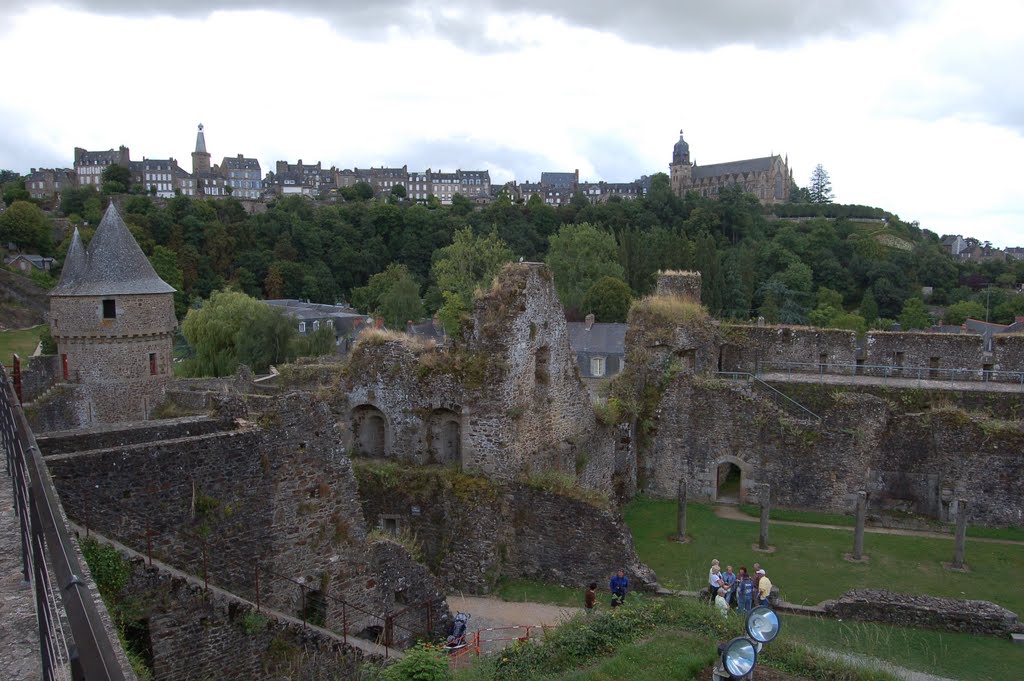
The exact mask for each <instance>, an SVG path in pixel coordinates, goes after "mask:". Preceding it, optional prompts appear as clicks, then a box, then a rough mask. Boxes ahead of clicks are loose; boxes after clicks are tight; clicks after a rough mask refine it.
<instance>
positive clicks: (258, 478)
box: [46, 395, 448, 638]
mask: <svg viewBox="0 0 1024 681" xmlns="http://www.w3.org/2000/svg"><path fill="white" fill-rule="evenodd" d="M254 418H255V420H256V421H257V422H258V423H260V424H261V426H262V428H252V427H249V428H241V429H239V430H236V431H231V432H218V433H211V434H206V435H196V436H190V437H182V438H178V439H172V440H160V441H154V442H143V443H137V444H131V445H126V446H113V447H110V448H107V449H93V450H91V451H87V452H78V453H68V454H57V455H53V456H49V457H47V459H46V461H47V464H48V466H49V468H50V471H51V474H52V476H53V479H54V483H55V485H56V486H57V489H58V492H59V493H60V495H61V499H62V500H63V502H64V505H65V508H66V509H67V512H68V515H69V516H70V517H72V518H73V519H75V520H76V521H77V522H79V523H80V524H83V525H89V526H91V527H93V528H96V529H97V531H98V532H100V533H101V534H104V535H106V536H109V537H111V538H112V539H116V540H118V541H120V542H123V543H124V544H126V545H127V546H129V547H131V548H133V549H134V550H136V551H139V552H145V551H147V549H149V548H150V547H151V549H152V551H153V553H154V555H155V556H156V557H157V558H159V559H161V560H163V561H164V562H166V563H168V564H170V565H173V566H175V567H178V568H180V569H182V570H184V571H186V572H189V573H191V574H195V575H200V574H203V572H204V569H205V571H206V572H207V573H208V574H209V575H210V580H211V582H213V583H215V584H217V585H219V586H221V587H223V588H225V589H228V590H231V591H234V592H236V593H238V594H239V595H242V596H244V597H246V598H250V599H252V598H253V597H254V590H255V580H256V577H255V566H256V565H257V564H259V565H260V569H261V570H262V571H265V573H266V574H267V575H270V574H276V575H280V576H282V577H287V578H288V580H284V579H278V580H271V579H266V581H265V583H262V584H261V587H260V588H261V594H262V597H263V598H264V602H266V603H268V604H270V605H272V607H275V608H277V609H279V610H281V611H283V612H286V613H295V612H298V611H300V610H301V608H302V603H303V600H304V594H303V592H302V591H303V590H302V589H300V588H299V587H298V585H297V583H302V584H305V585H307V589H306V590H307V591H308V593H307V594H305V596H310V594H312V593H313V592H318V593H321V594H327V595H330V596H331V597H333V598H334V599H343V600H344V601H346V602H348V603H349V604H350V606H352V607H350V609H351V610H353V611H356V612H359V611H364V612H376V613H383V612H389V611H392V610H399V609H402V608H403V607H405V604H407V603H408V604H421V603H424V602H429V603H430V604H431V605H430V607H431V609H432V613H431V615H429V616H428V615H427V612H426V610H425V609H419V610H417V612H416V617H418V618H420V619H421V620H424V621H426V620H427V618H428V617H429V621H430V622H431V623H432V625H431V626H433V627H434V628H436V629H437V633H440V632H441V630H442V629H443V627H444V622H445V620H446V617H447V614H448V611H447V605H446V604H445V601H444V595H443V593H442V592H441V591H440V590H439V589H438V587H437V584H436V582H435V580H434V579H433V578H432V577H430V575H429V574H428V573H427V571H426V569H425V568H424V567H423V566H421V565H419V564H418V563H416V562H415V561H414V560H413V559H412V558H410V556H409V555H408V553H406V552H405V550H404V549H402V548H401V547H397V549H396V548H395V547H392V546H378V545H377V544H373V543H367V538H366V537H367V535H366V527H365V524H364V521H363V518H362V513H361V510H360V507H359V501H358V493H357V490H356V485H355V480H354V477H353V475H352V470H351V464H350V462H349V460H348V459H347V458H345V457H344V456H343V454H342V449H341V444H340V439H339V438H338V437H337V432H336V416H335V415H333V414H332V413H331V412H330V410H329V408H328V407H327V406H326V405H325V404H323V403H313V402H312V401H311V400H310V399H309V398H308V396H303V395H289V396H285V397H283V398H281V400H279V401H275V402H274V404H273V405H270V407H269V408H268V410H267V411H266V412H263V413H260V414H255V415H254ZM104 437H109V438H116V435H113V434H110V435H104ZM385 567H386V568H387V573H388V574H390V575H393V578H390V579H385V578H383V577H382V576H381V571H382V570H384V568H385ZM289 580H290V581H289ZM324 617H325V621H326V622H327V623H328V624H333V623H335V622H336V621H340V620H341V619H342V618H343V617H344V611H343V608H342V606H341V605H340V604H338V603H337V602H336V601H335V600H330V599H328V602H327V603H326V612H325V613H324ZM423 626H426V625H425V624H424V622H420V623H419V624H416V626H415V627H413V626H410V627H408V629H410V630H414V629H417V628H419V629H422V627H423ZM399 633H400V632H399ZM410 638H411V635H410Z"/></svg>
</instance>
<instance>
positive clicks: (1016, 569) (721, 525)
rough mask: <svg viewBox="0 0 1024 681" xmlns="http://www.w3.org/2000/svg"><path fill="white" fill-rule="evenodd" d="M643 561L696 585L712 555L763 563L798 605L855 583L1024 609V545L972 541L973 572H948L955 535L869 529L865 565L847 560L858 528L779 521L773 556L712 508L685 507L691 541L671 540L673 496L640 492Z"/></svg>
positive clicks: (634, 508) (632, 508)
mask: <svg viewBox="0 0 1024 681" xmlns="http://www.w3.org/2000/svg"><path fill="white" fill-rule="evenodd" d="M626 521H627V523H628V524H629V526H630V528H631V529H632V531H633V538H634V541H635V543H636V548H637V552H638V553H639V555H640V559H641V560H643V561H644V562H645V563H647V564H648V565H649V566H650V567H652V568H653V569H654V571H655V572H657V573H658V578H659V581H660V582H661V583H662V584H664V585H666V586H669V587H674V588H683V589H690V590H696V589H699V588H701V587H702V586H703V585H704V583H705V581H706V579H707V574H708V568H709V567H710V565H711V559H712V558H718V559H719V560H720V561H721V563H722V565H723V566H724V565H726V564H731V565H733V566H734V567H735V568H738V567H739V566H740V565H746V566H747V568H748V569H749V568H750V567H751V565H752V564H753V563H754V562H755V561H757V562H760V563H761V564H762V565H763V566H764V567H765V569H766V570H767V572H768V575H769V576H770V577H771V580H772V582H773V583H774V584H775V585H776V586H778V587H779V589H780V591H781V592H782V596H783V598H785V599H786V600H787V601H790V602H793V603H804V604H814V603H819V602H820V601H822V600H825V599H827V598H836V597H838V596H840V595H842V594H843V593H844V592H846V591H848V590H849V589H854V588H864V587H875V588H886V589H889V590H892V591H901V592H906V593H925V594H932V595H935V596H952V597H954V598H979V599H985V600H990V601H994V602H996V603H999V604H1000V605H1002V606H1004V607H1007V608H1009V609H1010V610H1013V611H1014V612H1016V613H1019V614H1024V587H1021V586H1020V584H1021V582H1020V575H1021V574H1024V546H1012V545H1002V544H988V543H983V542H972V541H970V540H968V542H967V563H968V565H969V566H970V567H971V568H972V571H971V572H968V573H956V572H948V571H946V570H945V569H943V567H942V562H943V561H949V560H951V558H952V555H953V538H952V536H950V538H949V539H931V538H924V537H903V536H897V535H882V534H870V533H868V534H866V535H865V537H864V552H865V553H866V554H867V555H868V556H869V557H870V561H869V562H868V563H867V564H863V565H858V564H853V563H848V562H846V561H845V560H843V554H844V553H848V552H849V551H850V550H851V549H852V547H853V533H852V532H850V531H848V530H827V529H821V528H813V527H792V526H786V525H776V526H773V527H771V528H770V531H769V542H770V543H771V544H772V545H773V546H775V547H776V549H777V550H776V552H775V553H774V554H769V555H765V554H759V553H756V552H755V551H753V550H752V549H751V545H753V544H756V543H757V534H758V525H757V523H751V522H744V521H739V520H724V519H721V518H718V517H716V516H715V515H714V512H713V511H712V509H711V507H710V506H705V505H699V504H691V505H690V506H688V508H687V522H688V528H687V530H688V534H689V535H690V537H692V541H691V542H690V543H688V544H677V543H675V542H671V541H669V540H668V537H669V536H670V535H672V534H673V533H674V532H675V530H676V505H675V502H674V501H667V500H656V499H648V498H643V497H641V498H638V499H636V500H635V501H634V502H633V503H632V504H630V505H629V506H628V507H627V509H626Z"/></svg>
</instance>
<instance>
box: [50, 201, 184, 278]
mask: <svg viewBox="0 0 1024 681" xmlns="http://www.w3.org/2000/svg"><path fill="white" fill-rule="evenodd" d="M76 239H77V233H76ZM78 245H79V250H81V242H80V241H79V244H78ZM71 246H72V248H74V246H75V241H72V243H71ZM71 256H72V250H71V249H68V259H67V260H68V262H70V261H71ZM71 266H72V271H71V273H70V274H67V273H65V274H62V275H61V280H60V284H59V285H58V286H57V288H55V289H54V291H53V295H63V296H113V295H131V294H147V293H174V287H173V286H171V285H169V284H168V283H167V282H165V281H164V280H163V279H161V278H160V277H159V276H157V273H156V271H155V270H154V269H153V266H152V265H151V264H150V262H149V259H148V258H146V254H145V253H143V252H142V249H141V248H139V244H138V243H137V242H136V241H135V237H133V236H132V233H131V232H129V231H128V225H126V224H124V220H122V219H121V216H120V214H118V212H117V208H115V207H114V203H113V202H111V203H110V206H109V207H108V208H107V212H106V213H104V214H103V220H101V221H100V226H99V227H97V228H96V234H95V236H93V238H92V241H91V242H89V248H88V250H87V251H86V253H85V257H84V258H81V257H78V256H76V262H74V263H71ZM65 267H67V264H65ZM65 277H67V281H65Z"/></svg>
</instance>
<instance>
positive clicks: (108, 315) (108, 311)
mask: <svg viewBox="0 0 1024 681" xmlns="http://www.w3.org/2000/svg"><path fill="white" fill-rule="evenodd" d="M103 318H104V319H117V305H116V304H115V303H114V299H113V298H104V300H103Z"/></svg>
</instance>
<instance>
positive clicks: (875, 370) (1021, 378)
mask: <svg viewBox="0 0 1024 681" xmlns="http://www.w3.org/2000/svg"><path fill="white" fill-rule="evenodd" d="M773 368H778V369H779V370H781V371H785V372H786V373H790V374H792V373H802V374H807V373H814V374H818V375H822V376H824V375H838V376H845V375H849V376H874V377H881V378H885V379H889V378H905V379H910V380H917V381H948V382H949V383H954V382H956V381H965V382H966V381H971V382H983V383H988V382H999V383H1019V384H1020V385H1022V386H1024V371H1006V370H1003V369H998V370H997V369H943V368H939V367H915V366H905V365H890V364H848V363H841V362H784V361H761V362H759V363H758V366H757V372H756V373H757V374H758V375H763V374H766V373H772V371H771V370H772V369H773Z"/></svg>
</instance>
